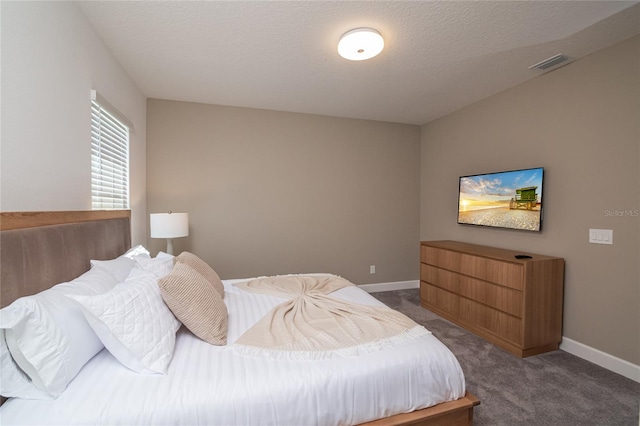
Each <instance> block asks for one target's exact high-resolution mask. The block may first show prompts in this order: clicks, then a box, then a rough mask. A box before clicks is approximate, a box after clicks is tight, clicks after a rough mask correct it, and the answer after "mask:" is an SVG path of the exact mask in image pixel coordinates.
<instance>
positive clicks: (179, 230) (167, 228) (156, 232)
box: [150, 213, 189, 238]
mask: <svg viewBox="0 0 640 426" xmlns="http://www.w3.org/2000/svg"><path fill="white" fill-rule="evenodd" d="M150 216H151V238H179V237H186V236H188V235H189V213H151V215H150Z"/></svg>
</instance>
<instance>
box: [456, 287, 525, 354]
mask: <svg viewBox="0 0 640 426" xmlns="http://www.w3.org/2000/svg"><path fill="white" fill-rule="evenodd" d="M458 306H459V311H458V312H459V314H458V315H459V318H460V319H461V320H464V321H468V322H470V323H473V324H477V325H479V326H481V327H484V328H486V329H487V330H489V331H492V332H494V333H496V334H497V335H499V336H500V337H502V338H503V339H506V340H509V341H511V342H513V343H515V344H516V345H522V321H521V320H520V319H519V318H515V317H512V316H511V315H508V314H505V313H504V312H500V311H498V310H496V309H493V308H489V307H487V306H484V305H481V304H479V303H476V302H474V301H472V300H469V299H465V298H460V301H459V305H458Z"/></svg>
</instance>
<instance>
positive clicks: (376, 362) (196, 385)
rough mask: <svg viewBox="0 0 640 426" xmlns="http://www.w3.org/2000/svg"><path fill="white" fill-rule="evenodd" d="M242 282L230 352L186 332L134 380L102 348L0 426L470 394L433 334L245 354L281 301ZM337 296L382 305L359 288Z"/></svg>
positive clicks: (362, 405)
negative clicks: (310, 351)
mask: <svg viewBox="0 0 640 426" xmlns="http://www.w3.org/2000/svg"><path fill="white" fill-rule="evenodd" d="M237 281H240V280H227V281H224V286H225V292H226V293H225V297H224V301H225V303H226V304H227V307H228V311H229V329H228V345H227V346H224V347H217V346H212V345H210V344H208V343H206V342H203V341H201V340H199V339H198V338H196V337H195V336H193V335H192V334H191V333H190V332H189V331H188V330H186V329H185V327H182V328H181V329H180V330H179V331H178V333H177V336H176V346H175V352H174V356H173V360H172V361H171V364H170V365H169V369H168V372H167V375H141V374H137V373H134V372H133V371H131V370H129V369H127V368H126V367H124V366H123V365H122V364H120V363H119V362H118V361H117V360H116V359H115V358H114V357H113V356H112V355H111V354H110V353H109V352H108V351H106V350H103V351H102V352H100V353H99V354H98V355H96V356H95V357H94V358H93V359H92V360H91V361H90V362H89V363H88V364H87V365H85V366H84V368H83V369H82V370H81V371H80V373H79V374H78V376H76V378H75V379H74V380H73V381H72V382H71V383H70V384H69V386H68V387H67V389H66V390H65V391H64V392H63V393H62V395H60V397H58V398H57V399H56V400H39V401H36V400H24V399H10V400H9V401H7V402H6V403H5V404H4V405H3V406H2V407H1V408H0V423H1V424H2V425H10V424H65V425H71V424H110V425H114V424H122V425H134V424H144V425H151V424H163V425H180V424H181V425H195V424H201V425H296V426H299V425H333V424H358V423H362V422H366V421H370V420H374V419H378V418H382V417H387V416H390V415H393V414H398V413H403V412H409V411H413V410H416V409H420V408H425V407H428V406H431V405H435V404H438V403H440V402H445V401H451V400H454V399H458V398H460V397H462V396H463V395H464V393H465V384H464V376H463V373H462V369H461V368H460V365H459V364H458V361H457V360H456V359H455V357H454V356H453V354H452V353H451V352H450V351H449V350H448V349H447V348H446V347H445V346H444V345H443V344H442V343H441V342H440V341H439V340H437V339H436V338H435V337H434V336H433V335H431V334H428V335H423V336H421V337H418V338H416V339H415V340H411V341H409V342H407V343H403V344H401V345H398V346H395V347H390V348H385V349H383V350H381V351H378V352H372V353H368V354H363V355H360V356H357V357H348V358H337V359H336V358H334V359H330V360H315V361H290V360H276V359H267V358H251V357H247V356H245V355H240V354H238V353H236V352H235V351H234V350H233V342H235V341H236V340H237V339H238V338H239V337H240V336H241V335H242V334H243V333H244V332H245V331H246V330H247V329H248V328H250V327H251V325H253V324H254V323H256V322H257V321H258V320H259V319H260V318H262V317H263V316H264V315H265V314H267V313H268V312H269V311H270V310H271V309H272V308H273V307H274V306H275V305H277V304H279V303H281V302H282V301H283V299H280V298H277V297H273V296H267V295H262V294H256V293H247V292H244V291H242V290H240V289H237V288H235V287H234V286H233V282H237ZM332 296H335V297H338V298H341V299H344V300H347V301H353V302H357V303H363V304H369V305H379V304H381V303H380V302H379V301H377V300H376V299H375V298H373V297H372V296H370V295H369V294H367V293H366V292H364V291H362V290H360V289H358V288H357V287H355V286H354V287H347V288H343V289H340V290H338V291H336V292H335V293H332ZM78 344H80V342H78Z"/></svg>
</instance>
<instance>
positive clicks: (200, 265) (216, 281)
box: [176, 251, 224, 297]
mask: <svg viewBox="0 0 640 426" xmlns="http://www.w3.org/2000/svg"><path fill="white" fill-rule="evenodd" d="M177 263H185V264H187V265H189V266H191V267H192V268H193V269H195V270H196V271H197V272H198V273H199V274H200V275H202V276H203V277H205V278H206V279H207V281H209V282H210V283H211V284H212V285H213V287H214V288H215V289H216V291H217V292H218V294H219V295H220V297H224V286H223V285H222V280H221V279H220V277H219V276H218V274H217V273H216V271H214V270H213V268H211V266H209V265H208V264H207V262H205V261H204V260H202V259H200V258H199V257H198V256H196V255H195V254H193V253H189V252H188V251H183V252H182V253H180V256H178V257H177V258H176V264H177Z"/></svg>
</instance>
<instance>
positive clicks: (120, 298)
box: [69, 267, 181, 374]
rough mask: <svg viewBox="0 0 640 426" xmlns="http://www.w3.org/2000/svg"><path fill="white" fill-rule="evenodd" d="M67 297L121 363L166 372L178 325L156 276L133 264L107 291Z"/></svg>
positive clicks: (143, 370)
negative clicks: (78, 305) (119, 280)
mask: <svg viewBox="0 0 640 426" xmlns="http://www.w3.org/2000/svg"><path fill="white" fill-rule="evenodd" d="M69 297H70V298H72V299H73V300H75V301H77V302H78V303H79V304H80V305H81V306H82V313H83V314H84V316H85V318H86V319H87V321H88V322H89V324H90V325H91V327H92V328H93V330H94V331H95V333H96V334H97V335H98V337H99V338H100V340H101V341H102V343H103V344H104V346H105V347H106V348H107V349H108V350H109V352H111V354H112V355H113V356H114V357H115V358H116V359H117V360H118V361H120V362H121V363H122V364H123V365H125V366H126V367H128V368H130V369H131V370H133V371H135V372H138V373H162V374H164V373H166V371H167V366H168V365H169V362H170V361H171V358H172V357H173V348H174V345H175V334H176V331H177V330H178V328H180V325H181V324H180V322H179V321H178V320H177V319H176V318H175V317H174V316H173V314H172V313H171V311H170V310H169V308H167V305H165V303H164V301H163V300H162V296H161V295H160V288H159V287H158V276H157V275H155V274H154V273H152V272H149V271H145V270H144V269H141V268H137V267H136V268H134V269H133V270H132V271H131V273H130V274H129V276H128V277H127V279H126V280H125V281H124V282H123V283H120V284H118V285H117V286H116V287H115V288H114V289H113V290H111V291H109V292H108V293H105V294H101V295H97V296H69Z"/></svg>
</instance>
